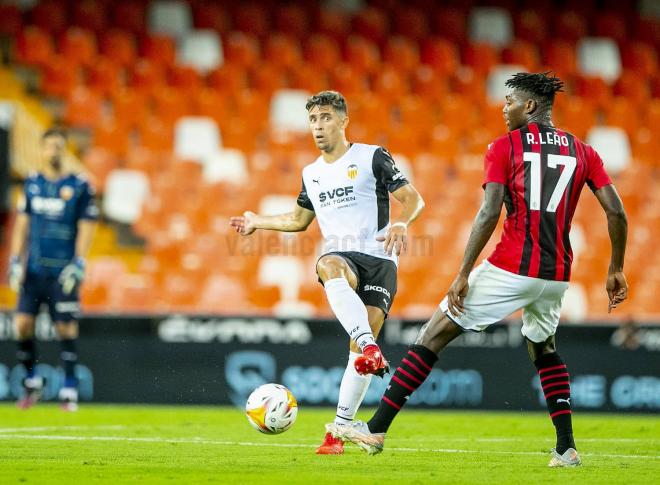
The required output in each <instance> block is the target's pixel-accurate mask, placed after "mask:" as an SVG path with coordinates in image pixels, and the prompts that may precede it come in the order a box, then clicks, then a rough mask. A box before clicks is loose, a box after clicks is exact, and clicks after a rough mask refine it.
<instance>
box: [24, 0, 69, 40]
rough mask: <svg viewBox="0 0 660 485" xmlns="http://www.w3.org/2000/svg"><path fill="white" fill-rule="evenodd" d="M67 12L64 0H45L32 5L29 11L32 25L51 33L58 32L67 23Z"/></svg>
mask: <svg viewBox="0 0 660 485" xmlns="http://www.w3.org/2000/svg"><path fill="white" fill-rule="evenodd" d="M67 12H68V9H67V8H66V5H65V4H64V2H59V1H57V0H46V1H44V2H39V3H38V4H37V5H35V6H34V8H33V9H32V10H31V11H30V19H31V20H32V24H33V25H36V26H37V27H39V28H41V29H44V30H47V31H48V32H50V33H51V34H59V33H61V32H63V31H64V30H65V29H66V28H67V26H68V25H69V20H68V18H67V17H68V16H67Z"/></svg>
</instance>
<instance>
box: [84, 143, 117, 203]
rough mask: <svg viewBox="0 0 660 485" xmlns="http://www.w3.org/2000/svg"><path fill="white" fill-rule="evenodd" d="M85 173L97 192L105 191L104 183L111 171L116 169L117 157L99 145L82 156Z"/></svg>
mask: <svg viewBox="0 0 660 485" xmlns="http://www.w3.org/2000/svg"><path fill="white" fill-rule="evenodd" d="M83 164H84V166H85V171H86V172H87V173H88V174H89V176H90V180H91V181H92V184H93V186H94V187H95V188H96V190H97V191H98V192H103V191H104V190H105V183H106V180H107V178H108V175H109V174H110V172H111V171H112V170H114V169H115V168H117V165H118V161H117V156H116V155H115V154H114V153H113V152H111V151H110V150H106V149H105V148H103V147H102V146H101V145H99V146H94V147H92V148H90V149H89V150H88V151H87V153H85V155H84V156H83Z"/></svg>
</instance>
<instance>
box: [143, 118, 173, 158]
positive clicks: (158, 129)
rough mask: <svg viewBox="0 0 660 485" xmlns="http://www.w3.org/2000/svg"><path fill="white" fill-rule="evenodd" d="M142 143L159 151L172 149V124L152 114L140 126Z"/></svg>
mask: <svg viewBox="0 0 660 485" xmlns="http://www.w3.org/2000/svg"><path fill="white" fill-rule="evenodd" d="M139 132H140V145H141V146H143V147H145V148H148V149H150V150H153V151H157V152H167V151H171V150H172V144H173V139H174V137H173V132H172V125H168V124H166V123H164V122H163V120H161V119H160V118H158V117H155V116H151V117H149V118H147V119H145V120H144V123H142V124H141V125H140V127H139Z"/></svg>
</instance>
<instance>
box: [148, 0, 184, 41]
mask: <svg viewBox="0 0 660 485" xmlns="http://www.w3.org/2000/svg"><path fill="white" fill-rule="evenodd" d="M147 22H148V27H149V32H154V33H158V34H167V35H171V36H173V37H183V36H185V35H186V34H187V33H188V32H189V31H190V30H192V27H193V23H192V11H191V9H190V5H189V4H188V3H186V2H184V1H182V0H155V1H153V2H151V3H150V4H149V10H148V18H147Z"/></svg>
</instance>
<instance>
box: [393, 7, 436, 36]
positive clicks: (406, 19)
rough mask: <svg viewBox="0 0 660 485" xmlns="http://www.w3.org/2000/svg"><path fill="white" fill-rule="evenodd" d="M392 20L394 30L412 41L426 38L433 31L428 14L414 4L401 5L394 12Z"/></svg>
mask: <svg viewBox="0 0 660 485" xmlns="http://www.w3.org/2000/svg"><path fill="white" fill-rule="evenodd" d="M392 22H393V24H394V25H393V29H394V32H396V33H397V34H399V35H402V36H403V37H406V38H408V39H410V40H412V41H419V40H421V39H424V38H426V37H428V36H429V34H430V32H431V29H430V26H429V18H428V15H426V13H425V12H424V11H422V10H421V9H419V8H415V7H412V6H408V5H406V6H405V7H402V6H401V7H399V8H398V9H397V10H396V11H395V12H394V15H393V18H392Z"/></svg>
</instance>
